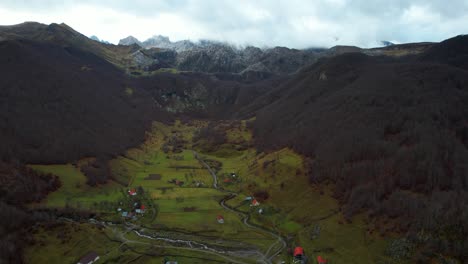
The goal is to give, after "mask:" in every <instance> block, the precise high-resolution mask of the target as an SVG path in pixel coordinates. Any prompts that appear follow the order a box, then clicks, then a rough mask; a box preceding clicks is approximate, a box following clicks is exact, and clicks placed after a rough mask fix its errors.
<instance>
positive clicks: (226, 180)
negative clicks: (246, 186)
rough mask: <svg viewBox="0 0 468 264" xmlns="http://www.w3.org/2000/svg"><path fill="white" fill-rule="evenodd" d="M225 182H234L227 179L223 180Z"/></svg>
mask: <svg viewBox="0 0 468 264" xmlns="http://www.w3.org/2000/svg"><path fill="white" fill-rule="evenodd" d="M223 182H224V183H231V182H232V180H231V179H229V178H226V179H224V180H223Z"/></svg>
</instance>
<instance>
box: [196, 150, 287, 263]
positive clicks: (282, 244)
mask: <svg viewBox="0 0 468 264" xmlns="http://www.w3.org/2000/svg"><path fill="white" fill-rule="evenodd" d="M192 152H193V155H194V157H195V158H196V159H197V160H198V161H199V162H200V163H201V164H202V165H203V166H204V167H205V168H206V169H207V170H208V171H209V172H210V174H211V176H212V177H213V188H214V189H216V190H218V191H220V192H224V193H226V194H227V196H226V197H224V198H223V199H222V200H221V201H220V202H219V204H220V205H221V206H222V207H223V208H224V209H226V210H228V211H230V212H233V213H237V214H238V215H240V216H241V217H242V222H243V223H244V225H245V226H247V227H249V228H252V229H257V230H260V231H261V232H264V233H268V234H269V235H271V236H273V237H274V238H276V239H277V240H276V242H274V243H273V244H271V245H270V247H269V248H268V249H267V251H266V252H265V253H264V254H263V256H262V259H261V260H259V261H261V262H266V263H272V259H273V258H274V257H275V256H277V255H278V254H279V253H281V251H283V250H284V249H285V248H286V246H287V243H286V240H285V239H284V238H283V237H282V236H280V235H278V234H277V233H275V232H273V231H270V230H267V229H266V228H262V227H259V226H255V225H252V224H250V223H249V217H250V215H249V214H247V213H244V212H242V211H239V210H236V209H234V208H232V207H230V206H228V205H226V202H227V201H229V200H231V199H234V198H235V197H237V196H238V195H239V194H238V193H235V192H230V191H226V190H223V189H220V188H219V186H218V176H217V175H216V172H215V171H214V170H213V169H212V168H211V167H210V165H208V163H206V162H205V161H204V160H203V159H202V158H200V156H199V155H198V153H197V152H195V151H192ZM278 244H279V245H280V247H279V248H278V249H277V250H276V251H273V253H272V250H273V249H274V248H275V247H276V245H278Z"/></svg>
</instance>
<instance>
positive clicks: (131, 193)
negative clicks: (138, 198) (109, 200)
mask: <svg viewBox="0 0 468 264" xmlns="http://www.w3.org/2000/svg"><path fill="white" fill-rule="evenodd" d="M128 195H130V196H135V195H137V192H136V190H135V189H131V190H128Z"/></svg>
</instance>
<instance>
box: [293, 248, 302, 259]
mask: <svg viewBox="0 0 468 264" xmlns="http://www.w3.org/2000/svg"><path fill="white" fill-rule="evenodd" d="M303 255H304V249H303V248H302V247H296V248H295V249H294V257H302V256H303Z"/></svg>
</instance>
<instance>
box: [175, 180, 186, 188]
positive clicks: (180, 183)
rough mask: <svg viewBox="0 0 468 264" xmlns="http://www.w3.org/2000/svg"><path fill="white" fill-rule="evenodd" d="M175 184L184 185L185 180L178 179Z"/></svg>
mask: <svg viewBox="0 0 468 264" xmlns="http://www.w3.org/2000/svg"><path fill="white" fill-rule="evenodd" d="M175 185H177V186H180V187H182V185H184V182H183V181H179V180H176V181H175Z"/></svg>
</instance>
